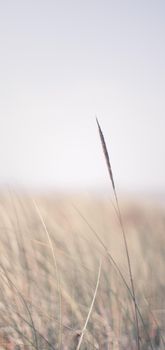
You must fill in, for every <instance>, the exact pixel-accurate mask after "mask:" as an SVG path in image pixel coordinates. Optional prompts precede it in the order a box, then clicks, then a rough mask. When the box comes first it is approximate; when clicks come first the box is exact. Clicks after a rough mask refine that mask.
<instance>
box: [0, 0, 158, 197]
mask: <svg viewBox="0 0 165 350" xmlns="http://www.w3.org/2000/svg"><path fill="white" fill-rule="evenodd" d="M0 47H1V54H0V183H1V184H17V185H21V186H33V187H49V188H50V187H54V188H62V189H63V188H66V187H68V188H70V187H76V188H77V187H82V188H87V187H90V186H91V187H96V188H97V187H98V188H99V187H100V186H106V185H107V184H108V175H107V170H106V167H105V162H104V158H103V155H102V151H101V146H100V141H99V136H98V131H97V127H96V122H95V116H96V115H97V117H98V119H99V121H100V124H101V126H102V129H103V132H104V134H105V138H106V141H107V146H108V148H109V153H110V158H111V162H112V167H113V171H114V175H115V179H116V183H117V186H118V187H119V188H121V189H124V190H136V191H137V190H145V189H146V190H147V191H148V190H150V191H154V192H155V191H164V189H165V164H164V160H165V2H164V1H163V0H162V1H159V0H157V1H152V0H138V1H137V0H130V1H128V0H124V1H123V0H120V1H118V0H113V1H112V0H107V1H106V0H83V1H82V0H59V1H57V0H44V1H43V0H28V1H24V0H14V1H12V0H6V1H1V2H0Z"/></svg>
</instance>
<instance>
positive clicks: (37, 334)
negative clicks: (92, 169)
mask: <svg viewBox="0 0 165 350" xmlns="http://www.w3.org/2000/svg"><path fill="white" fill-rule="evenodd" d="M120 208H121V214H122V220H123V224H124V228H125V233H126V238H127V243H128V249H129V255H130V261H131V269H132V275H133V282H134V287H135V294H136V302H137V309H138V320H139V336H140V349H141V350H147V349H162V350H163V349H165V346H164V344H165V343H164V340H163V336H164V330H165V298H164V295H165V283H164V273H165V267H164V257H165V248H164V247H165V235H164V232H165V210H164V207H163V206H162V205H159V206H158V205H156V204H155V203H154V202H151V201H150V202H149V201H148V202H144V201H142V202H140V201H133V200H129V201H126V200H122V201H121V200H120ZM0 252H1V254H0V349H10V350H14V349H15V350H16V349H17V350H18V349H28V350H29V349H37V350H44V349H49V350H51V349H52V350H53V349H54V350H55V349H79V348H81V349H82V350H85V349H101V350H102V349H103V350H104V349H105V350H106V349H109V350H111V349H115V350H119V349H121V350H124V349H125V350H126V349H127V350H133V349H137V344H136V336H137V327H136V322H135V315H134V303H133V301H132V295H131V286H130V278H129V271H128V265H127V258H126V252H125V246H124V243H123V237H122V232H121V226H120V223H119V220H118V216H117V214H116V211H115V209H114V202H113V201H111V199H110V196H109V195H107V196H99V195H98V196H96V195H95V196H94V195H93V196H90V195H86V196H85V195H84V196H82V195H73V196H71V195H68V196H64V195H55V194H54V195H52V196H50V195H49V196H47V197H46V196H43V197H42V196H40V197H39V196H38V197H36V198H35V201H34V200H33V199H32V197H30V196H25V195H20V194H17V195H16V194H13V193H12V192H4V193H3V192H2V193H1V195H0Z"/></svg>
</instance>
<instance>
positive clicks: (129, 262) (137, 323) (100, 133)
mask: <svg viewBox="0 0 165 350" xmlns="http://www.w3.org/2000/svg"><path fill="white" fill-rule="evenodd" d="M96 122H97V126H98V130H99V136H100V140H101V145H102V149H103V153H104V157H105V161H106V165H107V169H108V173H109V178H110V181H111V184H112V188H113V193H114V197H115V201H116V207H117V213H118V215H117V217H118V219H119V223H120V226H121V231H122V235H123V240H124V246H125V251H126V257H127V263H128V271H129V276H130V283H131V289H132V297H133V304H134V310H135V322H136V331H137V337H136V341H137V349H138V350H140V334H139V321H138V311H137V303H136V296H135V288H134V282H133V276H132V269H131V261H130V256H129V250H128V244H127V239H126V234H125V229H124V225H123V220H122V216H121V211H120V206H119V201H118V196H117V192H116V187H115V181H114V177H113V172H112V167H111V163H110V158H109V153H108V150H107V146H106V142H105V138H104V135H103V132H102V130H101V127H100V124H99V122H98V119H97V118H96Z"/></svg>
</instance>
